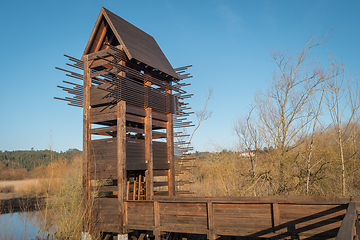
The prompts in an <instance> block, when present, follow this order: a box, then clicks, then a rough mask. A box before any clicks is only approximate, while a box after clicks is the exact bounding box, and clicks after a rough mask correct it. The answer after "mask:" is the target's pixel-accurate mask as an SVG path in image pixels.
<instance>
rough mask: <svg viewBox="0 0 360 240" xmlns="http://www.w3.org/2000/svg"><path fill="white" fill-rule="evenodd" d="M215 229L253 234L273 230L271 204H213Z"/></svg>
mask: <svg viewBox="0 0 360 240" xmlns="http://www.w3.org/2000/svg"><path fill="white" fill-rule="evenodd" d="M213 211H214V213H213V215H214V229H227V230H239V229H242V230H243V231H244V232H247V233H252V232H254V231H255V232H256V231H258V230H260V229H264V228H271V227H272V218H271V205H270V204H219V203H214V204H213Z"/></svg>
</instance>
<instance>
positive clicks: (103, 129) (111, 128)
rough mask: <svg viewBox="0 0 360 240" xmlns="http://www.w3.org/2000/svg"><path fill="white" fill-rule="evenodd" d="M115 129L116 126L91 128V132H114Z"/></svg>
mask: <svg viewBox="0 0 360 240" xmlns="http://www.w3.org/2000/svg"><path fill="white" fill-rule="evenodd" d="M114 131H116V126H111V127H101V128H93V129H90V133H91V134H100V133H107V132H114Z"/></svg>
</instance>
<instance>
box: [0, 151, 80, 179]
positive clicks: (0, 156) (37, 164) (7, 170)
mask: <svg viewBox="0 0 360 240" xmlns="http://www.w3.org/2000/svg"><path fill="white" fill-rule="evenodd" d="M81 155H82V151H80V150H78V149H69V150H67V151H65V152H62V151H61V152H55V151H50V150H37V151H36V150H17V151H0V180H18V179H24V178H28V177H31V176H30V175H31V174H30V171H32V170H34V169H39V168H41V167H42V166H48V165H49V164H50V163H52V162H57V161H60V160H62V161H71V160H72V159H74V158H75V157H78V156H81Z"/></svg>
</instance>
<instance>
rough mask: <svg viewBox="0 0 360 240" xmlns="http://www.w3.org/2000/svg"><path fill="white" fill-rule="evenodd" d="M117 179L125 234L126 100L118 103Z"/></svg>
mask: <svg viewBox="0 0 360 240" xmlns="http://www.w3.org/2000/svg"><path fill="white" fill-rule="evenodd" d="M117 110H118V112H117V135H116V140H117V141H116V143H117V180H118V203H119V216H120V219H119V233H120V234H124V233H125V232H124V228H123V227H124V222H125V219H124V218H125V207H124V201H125V200H126V102H125V101H120V102H119V103H118V104H117Z"/></svg>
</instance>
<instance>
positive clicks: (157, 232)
mask: <svg viewBox="0 0 360 240" xmlns="http://www.w3.org/2000/svg"><path fill="white" fill-rule="evenodd" d="M159 227H160V209H159V202H157V201H154V232H153V234H154V236H155V240H160V235H161V233H160V230H159Z"/></svg>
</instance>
